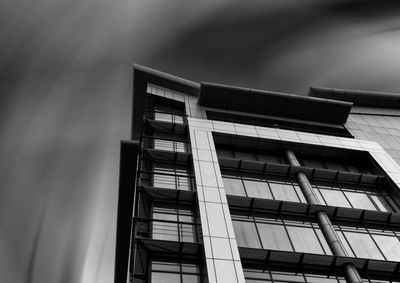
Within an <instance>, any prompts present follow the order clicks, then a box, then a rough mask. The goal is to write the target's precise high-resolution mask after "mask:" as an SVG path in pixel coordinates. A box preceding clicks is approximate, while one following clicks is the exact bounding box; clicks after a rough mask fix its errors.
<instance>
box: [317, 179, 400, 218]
mask: <svg viewBox="0 0 400 283" xmlns="http://www.w3.org/2000/svg"><path fill="white" fill-rule="evenodd" d="M313 187H314V188H315V192H316V195H317V197H318V200H319V201H320V203H321V204H325V205H331V206H341V207H351V208H359V209H368V210H376V211H389V212H390V211H392V212H398V211H400V210H399V208H398V206H397V205H396V203H395V202H394V200H393V199H392V198H391V196H390V195H389V193H388V192H387V190H386V188H385V187H384V186H376V187H373V186H367V185H356V184H345V183H335V182H322V181H316V182H314V183H313Z"/></svg>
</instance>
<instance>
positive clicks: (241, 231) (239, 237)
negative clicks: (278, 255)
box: [232, 221, 261, 248]
mask: <svg viewBox="0 0 400 283" xmlns="http://www.w3.org/2000/svg"><path fill="white" fill-rule="evenodd" d="M232 223H233V229H234V231H235V236H236V241H237V243H238V246H239V247H248V248H261V244H260V240H259V239H258V234H257V231H256V227H255V225H254V223H252V222H243V221H232Z"/></svg>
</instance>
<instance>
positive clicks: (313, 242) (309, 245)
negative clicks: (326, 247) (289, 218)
mask: <svg viewBox="0 0 400 283" xmlns="http://www.w3.org/2000/svg"><path fill="white" fill-rule="evenodd" d="M287 230H288V233H289V237H290V240H291V241H292V243H293V246H294V249H295V251H296V252H306V253H317V254H324V251H323V249H322V247H321V245H320V243H319V241H318V238H317V236H316V235H315V233H314V230H313V229H310V228H305V227H293V226H289V227H287Z"/></svg>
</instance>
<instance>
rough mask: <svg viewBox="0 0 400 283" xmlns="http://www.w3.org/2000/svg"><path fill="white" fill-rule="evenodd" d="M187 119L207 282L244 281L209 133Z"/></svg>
mask: <svg viewBox="0 0 400 283" xmlns="http://www.w3.org/2000/svg"><path fill="white" fill-rule="evenodd" d="M188 120H189V131H190V140H191V147H192V154H193V164H194V171H195V178H196V186H197V195H198V201H199V210H200V220H201V226H202V232H203V243H204V249H205V257H206V265H207V272H208V282H209V283H235V282H237V283H244V282H245V280H244V274H243V269H242V265H241V262H240V256H239V251H238V248H237V243H236V238H235V233H234V230H233V225H232V220H231V215H230V212H229V207H228V203H227V199H226V194H225V190H224V188H223V183H222V176H221V171H220V168H219V164H218V159H217V154H216V151H215V146H214V141H213V137H212V133H211V131H208V130H205V129H204V128H202V129H199V128H198V129H196V128H195V127H191V123H190V119H188Z"/></svg>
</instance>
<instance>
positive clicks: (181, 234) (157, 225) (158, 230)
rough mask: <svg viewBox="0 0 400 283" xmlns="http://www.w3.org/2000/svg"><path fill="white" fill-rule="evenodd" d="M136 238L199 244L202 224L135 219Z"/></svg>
mask: <svg viewBox="0 0 400 283" xmlns="http://www.w3.org/2000/svg"><path fill="white" fill-rule="evenodd" d="M134 222H135V236H136V237H139V238H147V239H153V240H164V241H175V242H189V243H198V242H199V240H200V239H201V232H200V230H201V229H200V224H199V223H193V222H182V221H169V220H162V219H146V218H135V220H134Z"/></svg>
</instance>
